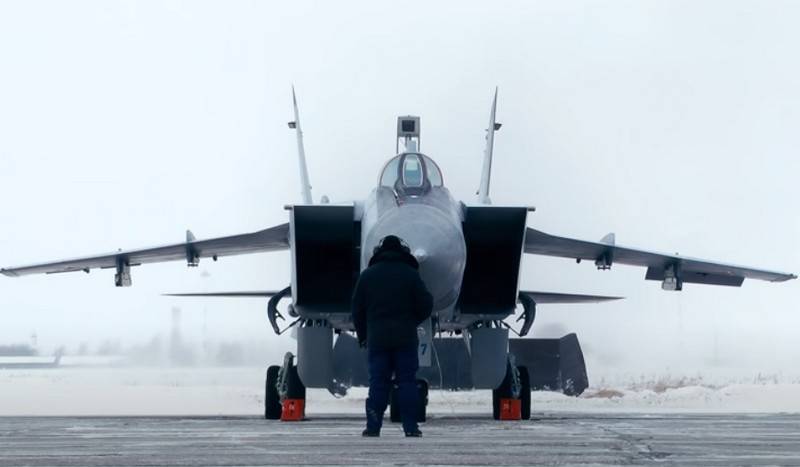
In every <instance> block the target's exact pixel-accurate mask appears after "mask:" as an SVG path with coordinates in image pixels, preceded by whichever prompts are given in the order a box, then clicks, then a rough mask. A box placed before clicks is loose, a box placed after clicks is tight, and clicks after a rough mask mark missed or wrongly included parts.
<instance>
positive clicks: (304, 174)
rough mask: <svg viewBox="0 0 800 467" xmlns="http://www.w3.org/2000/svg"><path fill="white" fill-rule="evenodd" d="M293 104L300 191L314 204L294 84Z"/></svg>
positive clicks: (304, 199) (306, 202)
mask: <svg viewBox="0 0 800 467" xmlns="http://www.w3.org/2000/svg"><path fill="white" fill-rule="evenodd" d="M292 104H293V105H294V121H293V122H289V128H293V129H294V131H295V133H296V134H297V157H298V160H299V163H300V193H301V194H302V196H303V204H313V203H314V201H313V199H312V198H311V183H310V182H309V181H308V167H307V166H306V150H305V148H304V147H303V130H302V129H301V128H300V111H299V110H297V97H296V96H295V93H294V86H292Z"/></svg>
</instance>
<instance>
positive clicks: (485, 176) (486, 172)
mask: <svg viewBox="0 0 800 467" xmlns="http://www.w3.org/2000/svg"><path fill="white" fill-rule="evenodd" d="M496 111H497V87H495V88H494V100H492V111H491V112H490V113H489V128H487V129H486V149H484V151H483V169H482V170H481V185H480V187H479V188H478V202H479V203H481V204H492V201H491V199H489V181H490V179H491V176H492V150H493V149H494V133H495V131H497V130H499V129H500V126H501V124H500V123H497V122H496V121H495V112H496Z"/></svg>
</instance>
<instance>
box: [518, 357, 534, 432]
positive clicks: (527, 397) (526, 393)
mask: <svg viewBox="0 0 800 467" xmlns="http://www.w3.org/2000/svg"><path fill="white" fill-rule="evenodd" d="M517 370H519V379H520V384H521V385H522V388H521V389H520V395H519V398H520V400H521V401H522V404H521V405H522V419H523V420H530V419H531V378H530V374H529V373H528V367H525V366H518V367H517Z"/></svg>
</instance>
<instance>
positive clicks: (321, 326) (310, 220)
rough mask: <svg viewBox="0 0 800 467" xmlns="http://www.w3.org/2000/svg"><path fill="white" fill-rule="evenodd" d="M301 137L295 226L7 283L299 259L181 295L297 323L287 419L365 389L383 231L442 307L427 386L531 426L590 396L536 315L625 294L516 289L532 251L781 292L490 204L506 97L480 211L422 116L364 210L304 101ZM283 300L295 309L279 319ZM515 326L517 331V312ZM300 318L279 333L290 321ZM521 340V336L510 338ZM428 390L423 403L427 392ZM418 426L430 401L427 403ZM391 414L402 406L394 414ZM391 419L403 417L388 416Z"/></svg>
mask: <svg viewBox="0 0 800 467" xmlns="http://www.w3.org/2000/svg"><path fill="white" fill-rule="evenodd" d="M292 97H293V103H294V120H293V121H292V122H289V127H290V128H292V129H294V131H295V133H296V137H297V147H298V153H299V154H298V155H299V163H300V187H301V193H302V203H299V204H295V205H291V206H287V210H288V211H289V221H288V222H287V223H285V224H281V225H277V226H274V227H270V228H267V229H264V230H260V231H257V232H252V233H245V234H239V235H232V236H228V237H220V238H212V239H207V240H197V239H195V237H194V235H192V233H191V232H189V231H187V232H186V241H185V242H182V243H177V244H172V245H166V246H162V247H156V248H144V249H130V250H120V251H118V252H114V253H110V254H103V255H95V256H86V257H83V258H77V259H70V260H64V261H54V262H46V263H40V264H34V265H31V266H21V267H10V268H4V269H1V270H0V272H2V273H3V274H5V275H7V276H12V277H15V276H24V275H28V274H38V273H46V274H50V273H62V272H72V271H84V272H87V273H88V272H89V271H90V270H92V269H98V268H99V269H113V270H114V271H115V275H114V282H115V285H116V286H118V287H125V286H130V285H131V269H132V268H133V267H136V266H140V265H143V264H148V263H156V262H163V261H186V263H187V264H188V266H197V265H198V262H199V261H200V259H201V258H212V259H213V260H214V261H216V260H217V259H218V258H220V257H223V256H229V255H239V254H246V253H258V252H267V251H276V250H287V249H288V250H290V251H291V263H292V268H291V270H292V273H291V279H290V285H289V286H288V287H285V288H283V289H282V290H271V291H245V292H215V293H197V294H176V295H184V296H217V297H264V299H265V300H267V310H268V317H269V321H270V324H271V326H272V328H273V330H274V331H275V332H276V333H278V334H280V333H282V332H284V331H286V330H287V329H289V328H292V327H294V328H295V331H296V338H297V352H296V355H293V354H291V353H288V354H287V355H286V357H285V358H284V361H283V363H282V364H281V365H276V366H272V367H270V368H269V369H268V370H267V378H266V394H265V396H266V397H265V416H266V418H269V419H277V418H280V417H281V410H282V401H286V400H292V401H298V400H300V401H304V399H305V393H306V388H307V387H310V388H326V389H328V390H329V391H331V392H332V393H334V394H337V395H342V394H344V393H345V392H346V391H347V388H349V387H351V386H366V385H367V370H366V357H365V352H364V351H363V350H362V349H359V347H358V344H357V342H356V339H355V337H354V336H353V331H354V327H353V323H352V321H351V315H350V300H351V294H352V292H353V287H354V285H355V282H356V279H357V278H358V275H359V273H360V271H361V270H362V269H364V268H365V267H366V266H367V264H368V263H369V260H370V257H371V255H372V252H373V249H374V248H375V247H376V245H377V244H378V242H379V241H380V240H381V239H382V238H383V237H385V236H386V235H389V234H393V235H396V236H398V237H400V238H402V239H403V240H404V241H405V242H406V243H407V244H408V246H409V248H410V250H411V253H412V254H413V255H414V256H415V257H416V258H417V260H418V262H419V265H420V274H421V276H422V279H423V281H424V282H425V284H426V285H427V287H428V289H429V290H430V292H431V294H432V295H433V298H434V311H433V315H432V318H431V319H429V320H428V321H426V322H425V323H423V324H422V325H421V326H420V327H419V329H418V333H419V337H420V339H419V342H420V344H419V352H418V354H419V360H420V371H419V373H418V377H419V378H420V388H421V390H422V391H423V392H426V391H427V388H428V385H429V384H430V385H431V387H435V388H443V389H469V388H476V389H491V390H493V414H494V417H495V418H499V417H500V409H499V404H500V402H499V401H500V400H502V399H509V398H510V399H512V400H515V399H519V400H521V402H520V406H521V415H522V417H523V418H529V416H530V391H531V389H549V390H558V391H562V392H564V393H565V394H569V395H577V394H580V393H581V392H582V391H583V390H584V389H585V388H586V387H587V386H588V378H587V376H586V368H585V364H584V360H583V355H582V353H581V349H580V345H579V343H578V339H577V337H576V336H575V334H569V335H567V336H564V337H563V338H561V339H531V338H527V339H522V337H524V336H525V335H526V334H528V332H529V330H530V329H531V326H532V324H533V322H534V318H535V316H536V307H537V306H538V305H549V304H559V303H589V302H601V301H608V300H615V299H617V298H618V297H605V296H595V295H577V294H563V293H553V292H544V291H529V290H519V283H520V265H521V259H522V255H523V254H534V255H545V256H555V257H561V258H569V259H572V260H577V262H581V261H582V260H588V261H592V262H594V264H595V265H596V267H597V268H598V269H601V270H607V269H609V268H611V267H612V265H615V264H623V265H629V266H639V267H643V268H646V273H645V279H647V280H654V281H660V282H661V286H662V288H663V289H664V290H672V291H680V290H681V289H682V288H683V286H684V284H710V285H723V286H735V287H738V286H741V285H742V282H743V281H744V280H745V279H758V280H765V281H771V282H782V281H786V280H789V279H795V278H796V276H795V275H793V274H788V273H781V272H772V271H765V270H761V269H755V268H749V267H740V266H733V265H729V264H724V263H717V262H712V261H705V260H700V259H695V258H689V257H684V256H679V255H670V254H661V253H654V252H651V251H645V250H639V249H635V248H627V247H624V246H620V245H617V244H616V243H615V238H614V235H613V234H609V235H608V236H606V237H604V238H603V239H602V240H600V241H599V242H592V241H585V240H576V239H572V238H569V237H563V236H556V235H552V234H549V233H545V232H542V231H539V230H536V229H534V228H531V227H528V225H527V220H528V213H529V212H531V211H532V210H533V208H531V207H528V206H493V205H492V204H491V202H490V198H489V186H490V177H491V167H492V148H493V143H494V138H495V133H496V132H497V130H499V129H500V126H501V125H500V123H497V122H496V120H495V112H496V107H497V92H496V91H495V94H494V100H493V102H492V106H491V112H490V117H489V124H488V128H487V134H486V147H485V150H484V159H483V169H482V172H481V178H480V185H479V189H478V192H477V200H476V201H475V202H470V203H465V202H462V201H459V200H457V199H455V198H454V197H453V195H452V194H451V193H450V191H449V190H448V189H447V187H446V186H445V184H444V178H443V176H442V172H441V171H440V169H439V166H438V165H437V164H436V162H434V160H433V159H432V158H431V157H429V156H428V155H426V154H424V153H422V152H420V119H419V117H415V116H404V117H399V118H398V119H397V147H396V149H397V150H396V155H395V156H394V157H392V158H391V159H389V161H388V162H386V163H385V165H384V166H383V169H381V171H380V173H379V175H378V179H377V183H376V186H375V188H374V189H373V190H372V192H371V193H370V194H369V195H368V196H367V197H366V199H365V200H363V201H358V202H355V203H351V204H346V205H344V204H333V203H330V202H329V201H328V200H327V198H323V199H322V201H321V202H320V203H314V202H313V200H312V197H311V186H310V183H309V177H308V171H307V168H306V161H305V152H304V149H303V132H302V129H301V126H300V118H299V115H298V109H297V100H296V99H295V98H294V90H293V91H292ZM282 300H286V301H288V305H287V306H285V307H283V308H282V310H283V312H281V311H280V310H279V308H278V306H279V304H280V302H281V301H282ZM518 307H519V308H520V313H519V316H518V317H517V318H516V321H517V322H518V323H519V324H518V325H517V324H514V323H512V324H514V325H513V326H512V325H511V324H508V323H507V322H506V321H507V320H511V319H512V318H513V317H515V316H516V315H517V313H516V312H517V309H518ZM284 314H285V315H287V317H288V319H289V320H290V321H286V323H287V325H286V326H285V327H283V328H281V327H280V326H279V324H280V323H279V321H280V320H285V319H286V318H284ZM510 332H513V333H515V334H516V335H517V336H518V337H517V338H510V337H509V333H510ZM425 395H426V394H423V396H425ZM420 400H421V401H422V404H423V405H422V406H421V407H420V413H421V418H424V412H425V407H424V404H425V401H426V400H427V397H422V398H420ZM393 405H394V404H393ZM392 408H393V410H392V413H393V418H396V413H397V412H396V410H394V409H395V408H394V406H393V407H392Z"/></svg>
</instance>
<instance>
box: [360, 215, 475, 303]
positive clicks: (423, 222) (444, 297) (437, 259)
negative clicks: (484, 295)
mask: <svg viewBox="0 0 800 467" xmlns="http://www.w3.org/2000/svg"><path fill="white" fill-rule="evenodd" d="M387 235H396V236H398V237H400V238H402V239H403V241H405V242H406V243H407V244H408V246H409V248H410V249H411V254H412V255H414V257H415V258H417V262H418V263H419V272H420V276H421V277H422V280H423V281H424V282H425V285H426V286H427V287H428V290H429V291H430V293H431V295H433V307H434V310H442V309H445V308H447V307H449V306H451V305H452V304H453V303H455V301H456V299H457V298H458V293H459V291H460V289H461V280H462V278H463V276H464V266H465V264H466V256H467V254H466V246H465V244H464V234H463V232H462V231H461V225H460V223H458V222H456V221H455V220H454V219H451V218H450V217H448V216H446V215H445V214H444V213H442V211H440V210H439V209H436V208H434V207H431V206H427V205H403V206H401V207H399V208H397V209H394V210H392V211H390V212H387V213H386V214H385V215H384V216H382V217H381V219H380V220H379V221H378V222H377V223H376V224H375V226H374V227H373V228H372V229H371V231H370V232H368V234H367V236H366V238H365V242H364V249H363V250H362V251H363V253H362V254H363V258H362V260H363V263H364V264H365V265H366V264H368V263H369V260H370V258H371V257H372V252H373V249H374V248H375V246H376V245H377V244H378V243H379V242H380V240H381V239H382V238H384V237H385V236H387Z"/></svg>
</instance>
